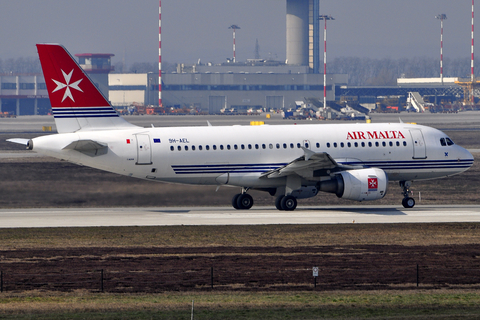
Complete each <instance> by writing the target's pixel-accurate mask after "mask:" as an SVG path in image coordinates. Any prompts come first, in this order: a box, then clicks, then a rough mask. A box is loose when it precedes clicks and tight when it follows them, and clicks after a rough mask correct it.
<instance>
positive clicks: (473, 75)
mask: <svg viewBox="0 0 480 320" xmlns="http://www.w3.org/2000/svg"><path fill="white" fill-rule="evenodd" d="M474 2H475V0H472V62H471V69H472V74H471V80H472V82H473V81H475V72H474V68H473V61H474V55H473V18H474V10H473V7H474ZM472 93H473V92H472ZM472 102H473V94H472Z"/></svg>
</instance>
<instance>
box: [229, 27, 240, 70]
mask: <svg viewBox="0 0 480 320" xmlns="http://www.w3.org/2000/svg"><path fill="white" fill-rule="evenodd" d="M228 29H233V63H235V62H236V57H235V30H237V29H240V27H239V26H237V25H235V24H232V25H231V26H230V27H228Z"/></svg>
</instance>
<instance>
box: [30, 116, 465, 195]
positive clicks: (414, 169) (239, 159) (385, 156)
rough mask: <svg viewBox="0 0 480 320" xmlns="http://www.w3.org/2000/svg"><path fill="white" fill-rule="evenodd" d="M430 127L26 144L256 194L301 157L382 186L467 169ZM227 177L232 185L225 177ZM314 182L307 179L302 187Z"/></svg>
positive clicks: (261, 129)
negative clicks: (98, 149) (355, 171)
mask: <svg viewBox="0 0 480 320" xmlns="http://www.w3.org/2000/svg"><path fill="white" fill-rule="evenodd" d="M446 137H447V136H446V135H445V134H444V133H443V132H441V131H439V130H436V129H433V128H430V127H425V126H419V125H414V124H406V123H392V124H321V125H279V126H269V125H263V126H222V127H212V126H205V127H174V128H134V129H127V130H102V131H78V132H76V133H64V134H57V135H51V136H43V137H38V138H35V139H33V150H34V151H37V152H39V153H43V154H46V155H49V156H52V157H56V158H61V159H65V160H68V161H71V162H74V163H78V164H83V165H86V166H90V167H94V168H98V169H101V170H105V171H110V172H115V173H118V174H122V175H127V176H132V177H136V178H142V179H150V180H156V181H166V182H173V183H187V184H208V185H217V184H226V183H227V184H230V185H238V186H242V187H251V188H255V187H257V188H264V187H277V186H279V185H285V180H284V178H277V179H268V178H260V176H261V175H262V173H265V172H268V171H270V170H273V169H276V168H279V167H282V166H285V165H286V164H288V163H290V162H291V161H293V160H295V159H296V158H298V157H301V156H302V155H304V154H305V151H304V150H303V149H302V148H301V147H305V148H306V149H310V150H311V151H313V152H315V153H320V152H325V153H328V154H329V155H330V156H331V157H332V158H333V159H335V160H336V161H337V162H338V163H339V164H340V165H351V166H356V167H376V168H381V169H383V170H384V171H385V172H386V173H387V175H388V178H389V180H399V181H405V180H420V179H433V178H439V177H445V176H449V175H453V174H457V173H460V172H462V171H465V170H467V169H468V168H469V167H470V166H471V165H472V163H473V157H472V155H471V154H470V153H469V152H468V151H467V150H465V149H464V148H462V147H460V146H457V145H455V144H453V145H442V144H441V143H440V141H441V139H442V138H443V139H445V138H446ZM78 140H93V141H96V142H99V143H102V144H105V145H107V146H108V149H107V152H106V153H104V154H102V155H96V156H92V155H87V154H84V153H82V152H79V151H76V150H71V149H64V148H65V147H66V146H67V145H69V144H70V143H71V142H73V141H78ZM226 173H228V174H229V175H230V176H231V177H235V179H225V178H224V177H225V174H226ZM303 184H305V185H308V184H315V181H313V180H312V181H309V180H307V181H303Z"/></svg>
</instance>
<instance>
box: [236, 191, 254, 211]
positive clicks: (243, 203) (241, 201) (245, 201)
mask: <svg viewBox="0 0 480 320" xmlns="http://www.w3.org/2000/svg"><path fill="white" fill-rule="evenodd" d="M237 206H238V209H241V210H248V209H250V208H251V207H252V206H253V198H252V196H251V195H249V194H248V193H243V194H240V195H239V196H238V198H237Z"/></svg>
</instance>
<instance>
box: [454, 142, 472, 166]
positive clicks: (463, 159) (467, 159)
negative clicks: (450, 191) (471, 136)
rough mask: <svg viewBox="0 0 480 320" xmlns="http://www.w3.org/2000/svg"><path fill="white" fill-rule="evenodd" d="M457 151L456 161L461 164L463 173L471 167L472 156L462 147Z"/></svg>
mask: <svg viewBox="0 0 480 320" xmlns="http://www.w3.org/2000/svg"><path fill="white" fill-rule="evenodd" d="M457 147H458V148H459V150H458V161H459V162H460V163H462V165H463V166H462V167H463V168H464V170H462V171H465V170H468V168H470V167H471V166H472V165H473V161H474V159H473V155H472V154H471V153H470V151H468V150H467V149H464V148H462V147H459V146H457Z"/></svg>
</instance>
